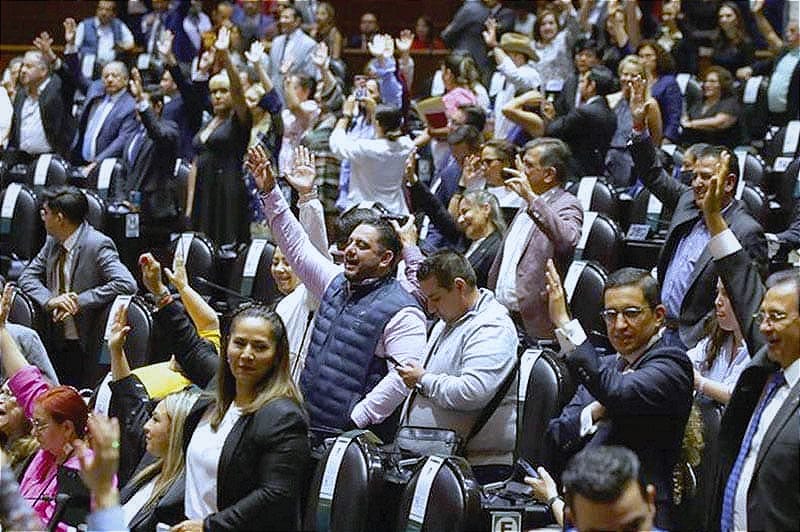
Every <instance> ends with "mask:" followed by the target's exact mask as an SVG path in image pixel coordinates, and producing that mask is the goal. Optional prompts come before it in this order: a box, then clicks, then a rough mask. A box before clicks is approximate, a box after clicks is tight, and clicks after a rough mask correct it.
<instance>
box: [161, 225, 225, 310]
mask: <svg viewBox="0 0 800 532" xmlns="http://www.w3.org/2000/svg"><path fill="white" fill-rule="evenodd" d="M189 235H191V240H189ZM187 246H188V248H187ZM178 247H180V249H181V253H182V255H183V259H184V264H186V274H187V275H188V277H189V284H190V285H192V288H194V289H195V290H197V291H198V292H199V293H200V294H203V295H211V293H212V292H213V290H212V289H211V288H208V287H206V286H203V285H202V284H201V283H200V282H198V281H196V280H195V278H197V277H202V278H204V279H206V280H208V281H211V282H216V277H217V263H216V256H217V255H216V250H215V249H214V245H213V244H212V243H211V241H210V240H209V239H208V237H206V236H205V235H203V234H202V233H182V234H181V235H179V237H178V238H176V239H175V240H173V241H172V243H171V244H170V248H169V249H170V251H169V257H168V258H169V265H170V269H172V266H171V265H172V263H173V261H174V259H175V252H176V250H177V249H178Z"/></svg>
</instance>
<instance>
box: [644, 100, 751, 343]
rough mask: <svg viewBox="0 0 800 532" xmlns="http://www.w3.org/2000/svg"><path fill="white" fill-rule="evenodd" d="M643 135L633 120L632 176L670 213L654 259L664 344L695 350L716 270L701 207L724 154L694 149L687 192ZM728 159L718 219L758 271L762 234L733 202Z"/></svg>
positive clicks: (735, 167) (733, 161)
mask: <svg viewBox="0 0 800 532" xmlns="http://www.w3.org/2000/svg"><path fill="white" fill-rule="evenodd" d="M634 114H635V115H636V113H634ZM637 123H638V124H639V125H638V126H637ZM645 131H646V130H645V128H644V126H643V122H641V121H639V122H637V117H636V116H634V134H633V135H632V138H631V147H630V149H631V154H632V156H633V161H634V166H635V168H634V172H635V175H638V176H640V178H641V180H642V181H643V182H644V184H645V186H646V187H647V188H648V190H650V192H651V193H653V194H655V196H656V197H657V198H658V199H659V200H660V201H661V202H662V203H663V204H664V207H665V208H667V209H670V210H672V211H673V213H674V214H673V216H672V220H671V222H670V226H669V231H668V233H667V237H666V240H665V242H664V247H663V248H662V250H661V255H660V257H659V260H658V280H659V284H660V285H661V299H662V301H663V302H664V306H665V307H666V309H667V322H666V326H667V328H668V329H669V330H668V331H667V333H666V336H665V340H667V341H668V342H669V343H674V345H678V346H689V345H695V344H696V343H697V341H698V340H699V339H700V338H701V337H702V336H703V335H704V334H705V333H704V330H703V326H704V323H705V318H706V316H707V315H708V314H709V313H710V312H711V311H712V310H713V308H714V297H715V294H716V290H715V284H716V282H717V271H716V268H715V266H714V263H713V260H712V255H711V251H710V249H709V248H708V246H707V244H708V241H709V240H710V234H709V232H708V228H707V226H706V224H705V223H704V221H703V219H702V214H701V208H702V205H703V201H704V198H705V196H706V193H707V191H708V183H709V181H710V179H711V178H712V177H713V176H714V175H716V173H717V170H718V166H719V164H720V161H721V157H722V155H723V153H726V151H725V149H724V148H722V147H714V146H711V147H707V148H703V149H701V150H698V153H697V154H696V155H697V162H696V163H695V165H694V178H693V180H692V186H691V187H689V186H688V185H684V184H682V183H681V182H679V181H677V180H675V179H674V178H672V177H671V176H670V175H668V174H667V172H666V171H664V169H663V168H662V167H661V163H660V162H659V159H658V157H656V152H655V148H654V147H653V144H652V142H651V141H650V138H649V136H648V135H647V134H646V133H645ZM729 160H730V163H729V164H728V168H727V174H726V175H725V194H724V197H723V199H722V209H723V211H722V213H723V217H724V218H725V221H726V222H727V223H728V225H729V226H730V228H731V230H732V231H733V233H734V234H735V235H736V237H737V238H738V239H739V241H740V242H741V243H742V245H743V246H744V248H745V250H747V253H748V254H749V255H750V258H751V260H753V261H754V262H755V263H756V265H757V267H758V268H759V269H760V270H761V271H762V272H764V271H766V262H767V243H766V239H765V237H764V231H763V229H762V228H761V226H760V225H759V224H758V222H756V221H755V220H754V219H753V218H752V217H751V216H750V214H749V213H748V212H747V207H745V205H744V204H743V203H742V202H741V201H739V200H737V199H734V193H735V191H736V185H737V181H738V179H739V164H738V161H737V158H736V155H735V154H733V153H729Z"/></svg>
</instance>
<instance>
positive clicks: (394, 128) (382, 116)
mask: <svg viewBox="0 0 800 532" xmlns="http://www.w3.org/2000/svg"><path fill="white" fill-rule="evenodd" d="M375 122H376V123H377V124H378V125H379V126H380V127H381V129H382V130H383V134H384V135H385V136H386V137H387V138H389V139H390V140H394V139H396V138H397V137H399V136H400V135H401V134H402V131H401V130H400V128H401V127H402V125H403V111H402V110H401V109H400V108H399V107H395V106H393V105H386V104H379V105H378V106H377V107H376V108H375Z"/></svg>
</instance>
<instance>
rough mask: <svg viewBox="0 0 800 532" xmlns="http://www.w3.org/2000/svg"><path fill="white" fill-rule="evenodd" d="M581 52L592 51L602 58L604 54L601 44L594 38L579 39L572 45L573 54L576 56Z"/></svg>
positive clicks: (598, 57)
mask: <svg viewBox="0 0 800 532" xmlns="http://www.w3.org/2000/svg"><path fill="white" fill-rule="evenodd" d="M581 52H591V53H593V54H594V55H595V57H597V59H601V58H602V56H603V54H602V51H601V48H600V45H599V44H597V41H596V40H594V39H578V41H577V42H576V43H575V46H573V47H572V56H573V57H574V56H576V55H578V54H579V53H581Z"/></svg>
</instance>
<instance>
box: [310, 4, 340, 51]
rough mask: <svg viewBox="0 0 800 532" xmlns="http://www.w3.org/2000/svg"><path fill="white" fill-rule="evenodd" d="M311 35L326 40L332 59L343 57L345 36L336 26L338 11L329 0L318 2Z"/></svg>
mask: <svg viewBox="0 0 800 532" xmlns="http://www.w3.org/2000/svg"><path fill="white" fill-rule="evenodd" d="M311 37H313V38H314V40H316V41H317V42H324V43H325V46H327V47H328V50H330V58H331V59H341V57H342V48H343V47H344V36H343V35H342V32H341V31H339V28H337V27H336V11H334V9H333V6H332V5H331V4H330V3H329V2H320V3H318V4H317V11H316V16H315V20H314V26H313V30H312V32H311Z"/></svg>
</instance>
